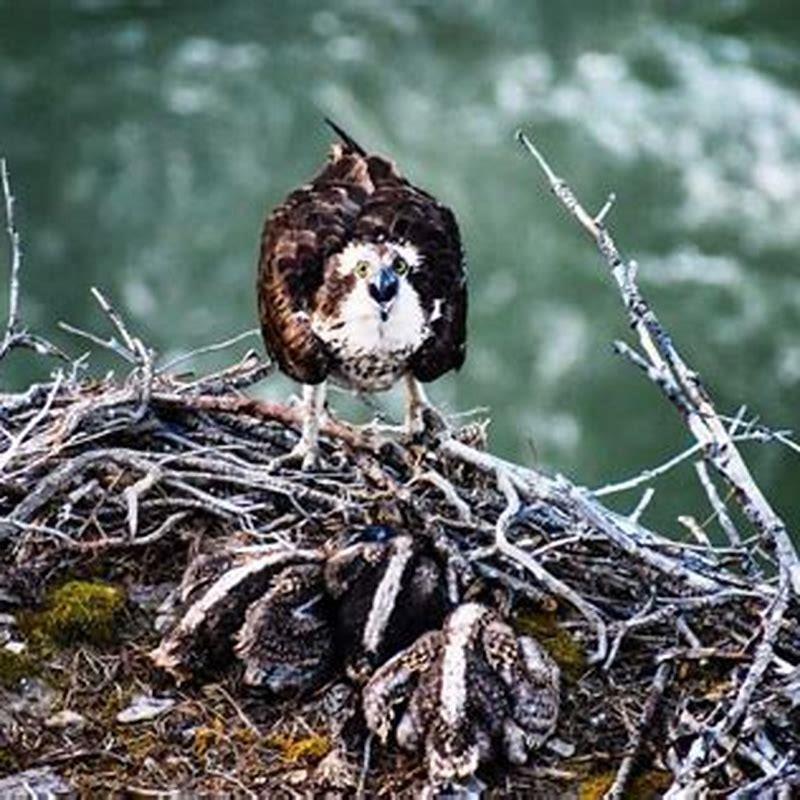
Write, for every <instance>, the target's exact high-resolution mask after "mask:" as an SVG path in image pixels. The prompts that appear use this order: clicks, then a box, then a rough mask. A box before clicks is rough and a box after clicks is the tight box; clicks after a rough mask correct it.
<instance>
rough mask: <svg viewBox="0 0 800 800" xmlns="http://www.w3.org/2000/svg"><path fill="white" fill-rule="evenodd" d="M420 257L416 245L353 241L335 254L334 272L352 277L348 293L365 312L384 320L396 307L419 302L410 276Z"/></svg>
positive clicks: (341, 275)
mask: <svg viewBox="0 0 800 800" xmlns="http://www.w3.org/2000/svg"><path fill="white" fill-rule="evenodd" d="M421 260H422V259H421V256H420V253H419V251H418V250H417V249H416V247H414V246H413V245H410V244H407V243H404V242H402V243H401V242H392V241H382V242H352V243H351V244H349V245H348V246H347V247H346V248H345V249H344V250H343V251H342V253H341V254H340V255H339V256H338V258H337V263H336V265H335V271H336V273H337V276H339V277H341V278H345V279H346V278H347V276H352V277H351V278H350V279H349V280H348V281H347V283H348V284H350V287H351V289H350V294H351V295H352V300H353V301H355V302H357V304H358V305H359V306H360V307H361V310H362V312H363V313H364V315H367V316H373V315H374V316H377V317H378V319H379V320H380V321H381V322H387V321H388V320H389V317H390V315H392V313H393V310H394V309H395V307H396V306H397V307H398V310H399V307H400V306H403V305H407V304H408V303H413V304H415V305H417V306H418V305H419V297H418V295H417V291H416V289H415V288H414V286H413V285H412V284H411V282H410V281H409V275H410V273H411V271H412V270H413V269H414V268H416V267H418V266H419V264H420V262H421Z"/></svg>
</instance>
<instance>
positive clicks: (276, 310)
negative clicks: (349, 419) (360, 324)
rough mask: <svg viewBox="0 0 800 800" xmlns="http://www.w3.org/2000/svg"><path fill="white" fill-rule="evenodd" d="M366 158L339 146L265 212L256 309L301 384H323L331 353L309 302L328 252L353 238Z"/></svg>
mask: <svg viewBox="0 0 800 800" xmlns="http://www.w3.org/2000/svg"><path fill="white" fill-rule="evenodd" d="M372 188H373V187H372V185H371V182H370V177H369V173H368V170H367V168H366V162H365V160H364V159H363V158H362V157H361V155H359V154H358V153H357V152H355V151H354V150H353V148H352V147H350V146H344V147H343V146H339V145H337V146H334V148H333V152H332V155H331V158H330V160H329V162H328V163H327V164H326V166H325V168H324V169H323V170H322V172H320V174H319V175H318V176H317V177H316V178H314V180H313V181H312V182H311V183H310V184H308V185H306V186H304V187H302V188H301V189H298V190H297V191H295V192H292V194H290V195H289V197H288V198H287V199H286V200H285V201H284V203H283V204H281V205H280V206H278V208H276V209H275V211H274V212H273V213H272V214H271V215H270V216H269V217H268V218H267V221H266V223H265V224H264V231H263V234H262V237H261V255H260V258H259V266H258V285H257V290H258V308H259V316H260V319H261V330H262V333H263V335H264V342H265V344H266V346H267V350H268V351H269V353H270V355H271V356H272V357H273V358H274V359H275V360H276V361H277V362H278V365H279V366H280V368H281V370H282V371H283V372H285V373H287V374H288V375H290V376H291V377H293V378H294V379H295V380H298V381H300V382H301V383H320V382H321V381H323V380H325V377H326V376H327V374H328V368H329V359H328V355H327V354H326V352H325V350H324V349H323V347H322V345H321V344H320V342H319V340H318V339H317V337H316V336H315V335H314V333H313V332H312V330H311V324H310V320H309V311H310V305H311V302H312V300H313V297H314V294H315V292H316V291H317V289H318V288H319V286H320V284H321V283H322V277H323V266H324V263H325V259H326V258H328V256H330V255H331V254H333V253H335V252H337V251H339V250H341V249H342V248H343V247H344V245H345V244H346V242H347V240H348V239H349V238H350V234H351V233H352V229H353V226H354V224H355V221H356V218H357V216H358V214H359V211H360V210H361V206H362V205H363V203H364V201H365V200H366V198H367V195H368V194H369V193H370V192H371V191H372Z"/></svg>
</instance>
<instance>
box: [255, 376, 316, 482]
mask: <svg viewBox="0 0 800 800" xmlns="http://www.w3.org/2000/svg"><path fill="white" fill-rule="evenodd" d="M324 408H325V382H324V381H323V382H322V383H318V384H314V385H312V384H308V383H304V384H303V405H302V409H303V414H302V417H303V428H302V432H301V434H300V440H299V441H298V442H297V444H296V445H295V446H294V447H293V448H292V449H291V450H290V451H289V452H288V453H286V454H285V455H282V456H278V457H277V458H274V459H272V461H271V462H270V465H269V468H270V470H274V469H278V468H279V467H286V466H289V465H292V464H297V463H300V465H301V466H302V468H303V469H313V468H314V467H315V466H316V463H317V457H318V456H319V424H320V417H321V416H322V412H323V410H324Z"/></svg>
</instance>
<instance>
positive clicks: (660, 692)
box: [603, 663, 671, 800]
mask: <svg viewBox="0 0 800 800" xmlns="http://www.w3.org/2000/svg"><path fill="white" fill-rule="evenodd" d="M670 670H671V667H670V665H669V664H667V663H663V664H661V665H659V667H658V669H657V670H656V674H655V677H654V678H653V685H652V687H651V689H650V694H649V695H648V696H647V700H646V701H645V704H644V708H643V709H642V715H641V717H640V718H639V724H638V725H637V726H636V730H635V731H634V733H633V736H632V737H631V740H630V742H629V744H628V747H627V755H626V756H625V758H623V759H622V763H621V764H620V765H619V769H618V770H617V774H616V776H615V778H614V782H613V783H612V784H611V786H610V788H609V790H608V791H607V792H606V793H605V794H604V795H603V800H621V799H622V797H623V796H624V795H625V789H626V788H627V786H628V781H629V780H630V777H631V773H632V772H633V768H634V766H635V765H636V759H637V758H638V756H639V750H640V749H641V747H642V743H643V742H644V740H645V739H646V738H647V735H648V733H649V731H650V723H651V722H652V720H653V716H654V715H655V713H656V709H657V708H658V706H659V703H660V702H661V698H662V697H663V696H664V692H665V690H666V688H667V683H668V681H669V676H670Z"/></svg>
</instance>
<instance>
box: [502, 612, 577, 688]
mask: <svg viewBox="0 0 800 800" xmlns="http://www.w3.org/2000/svg"><path fill="white" fill-rule="evenodd" d="M514 627H515V628H516V629H517V631H518V632H519V633H524V634H526V635H527V636H532V637H533V638H534V639H536V640H537V641H538V642H539V643H540V644H541V645H542V647H544V649H545V650H547V652H548V653H549V654H550V655H551V656H552V658H553V660H554V661H555V662H556V664H558V666H559V667H560V668H561V674H562V676H563V678H564V680H565V681H566V682H567V683H576V682H577V680H578V679H579V678H580V676H581V675H582V674H583V673H584V672H585V671H586V651H585V649H584V647H583V645H582V644H581V643H580V642H579V641H578V640H577V639H576V638H575V637H574V636H573V635H572V634H571V633H570V632H569V631H567V630H565V629H564V628H562V627H561V626H560V625H559V624H558V617H557V616H556V613H555V612H554V611H521V612H520V613H518V614H517V615H516V617H515V618H514Z"/></svg>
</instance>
